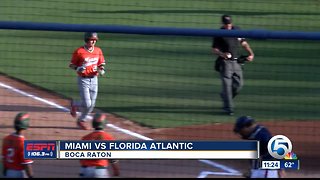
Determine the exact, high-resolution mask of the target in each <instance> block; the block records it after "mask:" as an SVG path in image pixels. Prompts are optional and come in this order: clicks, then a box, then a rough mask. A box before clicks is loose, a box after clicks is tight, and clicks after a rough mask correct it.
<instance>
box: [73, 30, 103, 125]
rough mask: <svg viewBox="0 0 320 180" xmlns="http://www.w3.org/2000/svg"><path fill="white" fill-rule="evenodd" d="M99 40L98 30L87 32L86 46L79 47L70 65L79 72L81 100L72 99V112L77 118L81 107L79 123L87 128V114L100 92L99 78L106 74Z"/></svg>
mask: <svg viewBox="0 0 320 180" xmlns="http://www.w3.org/2000/svg"><path fill="white" fill-rule="evenodd" d="M97 41H98V34H97V33H96V32H86V33H85V34H84V42H85V44H84V46H81V47H79V48H77V49H76V50H75V51H74V52H73V55H72V59H71V62H70V65H69V67H70V68H71V69H73V70H75V71H76V72H77V75H78V80H77V82H78V88H79V92H80V97H81V101H80V102H77V101H74V100H72V101H71V108H70V114H71V116H72V117H74V118H77V110H78V108H80V111H81V115H80V117H78V120H77V125H78V126H79V127H80V128H82V129H84V130H87V129H89V128H88V127H87V126H86V124H85V121H86V118H87V115H89V114H90V113H91V112H92V111H93V109H94V106H95V103H96V99H97V94H98V78H97V76H98V75H99V74H100V75H104V74H105V70H104V66H105V59H104V56H103V53H102V50H101V49H100V48H99V47H97V46H95V44H96V42H97Z"/></svg>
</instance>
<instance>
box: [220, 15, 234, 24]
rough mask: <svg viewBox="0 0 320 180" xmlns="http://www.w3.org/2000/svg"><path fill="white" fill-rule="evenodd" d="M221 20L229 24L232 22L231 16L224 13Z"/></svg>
mask: <svg viewBox="0 0 320 180" xmlns="http://www.w3.org/2000/svg"><path fill="white" fill-rule="evenodd" d="M221 21H222V23H223V24H231V23H232V20H231V16H230V15H226V14H225V15H223V16H222V17H221Z"/></svg>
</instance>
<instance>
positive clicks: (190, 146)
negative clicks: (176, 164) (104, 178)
mask: <svg viewBox="0 0 320 180" xmlns="http://www.w3.org/2000/svg"><path fill="white" fill-rule="evenodd" d="M24 147H25V150H24V157H25V158H26V159H35V158H38V159H39V158H42V159H97V158H99V159H258V156H259V142H258V141H245V140H243V141H81V140H79V141H37V140H25V145H24Z"/></svg>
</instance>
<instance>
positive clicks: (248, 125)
mask: <svg viewBox="0 0 320 180" xmlns="http://www.w3.org/2000/svg"><path fill="white" fill-rule="evenodd" d="M233 131H234V132H235V133H237V134H239V135H240V136H241V138H242V139H248V140H258V141H259V142H260V157H259V159H258V160H252V164H251V169H250V172H246V173H245V174H244V176H245V177H250V178H283V177H284V176H285V172H284V170H266V169H259V168H260V161H270V160H273V157H272V156H271V155H270V154H269V153H268V142H269V140H270V139H271V138H272V135H271V133H270V131H269V130H268V129H267V128H266V127H264V126H262V125H260V124H257V123H256V122H255V120H254V119H253V118H252V117H250V116H241V117H239V118H237V120H236V123H235V126H234V129H233Z"/></svg>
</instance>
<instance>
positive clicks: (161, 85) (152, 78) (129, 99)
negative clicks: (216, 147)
mask: <svg viewBox="0 0 320 180" xmlns="http://www.w3.org/2000/svg"><path fill="white" fill-rule="evenodd" d="M76 2H77V3H76ZM310 2H312V3H310ZM315 3H318V2H317V1H293V0H285V1H281V2H280V1H252V0H249V1H244V2H239V1H222V0H221V1H206V0H198V1H191V0H176V1H167V0H163V1H156V0H148V1H147V0H131V1H128V0H127V1H125V0H123V1H119V0H117V1H115V0H108V1H92V2H91V5H90V6H88V2H87V1H62V0H61V1H58V0H55V1H17V2H16V1H14V0H12V1H8V0H4V1H2V6H1V7H0V14H1V15H2V16H0V17H1V18H0V20H9V21H36V22H59V23H83V24H117V25H138V26H163V27H188V28H190V27H192V28H194V27H196V28H218V27H219V18H220V15H221V14H223V13H228V14H231V15H233V16H234V20H235V21H236V24H238V25H240V26H241V27H243V29H268V30H289V31H294V30H296V31H318V29H319V28H320V22H319V21H318V20H317V19H319V18H320V13H319V11H318V9H317V8H315V6H314V4H315ZM99 35H100V39H101V40H100V41H98V44H97V45H98V46H100V47H101V48H102V50H103V52H104V54H105V57H106V59H107V61H108V65H107V67H108V69H109V70H110V71H109V75H108V76H109V78H107V77H104V78H100V79H99V83H100V85H99V95H98V97H99V98H98V101H97V107H98V108H100V109H103V110H104V111H107V112H110V113H115V114H118V115H120V116H123V117H127V118H129V119H131V120H133V121H135V122H138V123H141V124H144V125H146V126H152V127H174V126H182V125H190V124H204V123H215V122H229V121H234V119H235V117H236V116H239V115H244V114H248V115H251V116H253V117H255V118H257V119H258V120H265V121H268V120H275V119H284V120H297V119H298V120H305V119H319V117H320V111H319V110H318V109H319V106H320V83H319V79H320V73H319V70H318V69H319V66H320V62H319V60H318V58H319V57H320V53H319V49H320V44H319V42H318V41H297V40H254V39H249V42H250V45H251V46H252V48H253V50H254V51H255V54H256V58H255V61H254V62H253V63H250V64H246V65H245V66H244V69H245V71H244V76H245V86H244V88H243V90H242V92H241V94H240V95H239V96H238V97H237V98H236V100H235V105H236V114H235V117H230V116H225V115H222V114H221V110H220V107H221V105H222V104H221V100H220V97H219V95H218V94H219V92H220V88H221V86H220V79H219V77H218V74H217V73H216V72H215V71H214V70H213V62H214V59H215V57H213V56H212V54H211V47H210V46H211V38H208V37H187V36H151V35H149V36H148V35H126V34H109V33H100V34H99ZM82 37H83V33H78V32H50V31H18V30H0V38H1V40H2V41H1V42H2V43H0V52H1V57H0V72H2V73H6V74H8V75H10V76H13V77H16V78H19V79H23V80H25V81H28V82H30V83H32V84H35V85H37V86H40V87H43V88H46V89H48V90H51V91H54V92H57V93H59V94H61V95H64V96H65V97H69V98H71V97H72V98H79V95H78V92H77V86H76V76H75V72H74V71H72V70H70V69H69V68H68V64H69V61H70V58H71V54H72V52H73V50H74V49H75V48H76V47H78V46H81V45H82V44H83V41H82Z"/></svg>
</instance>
